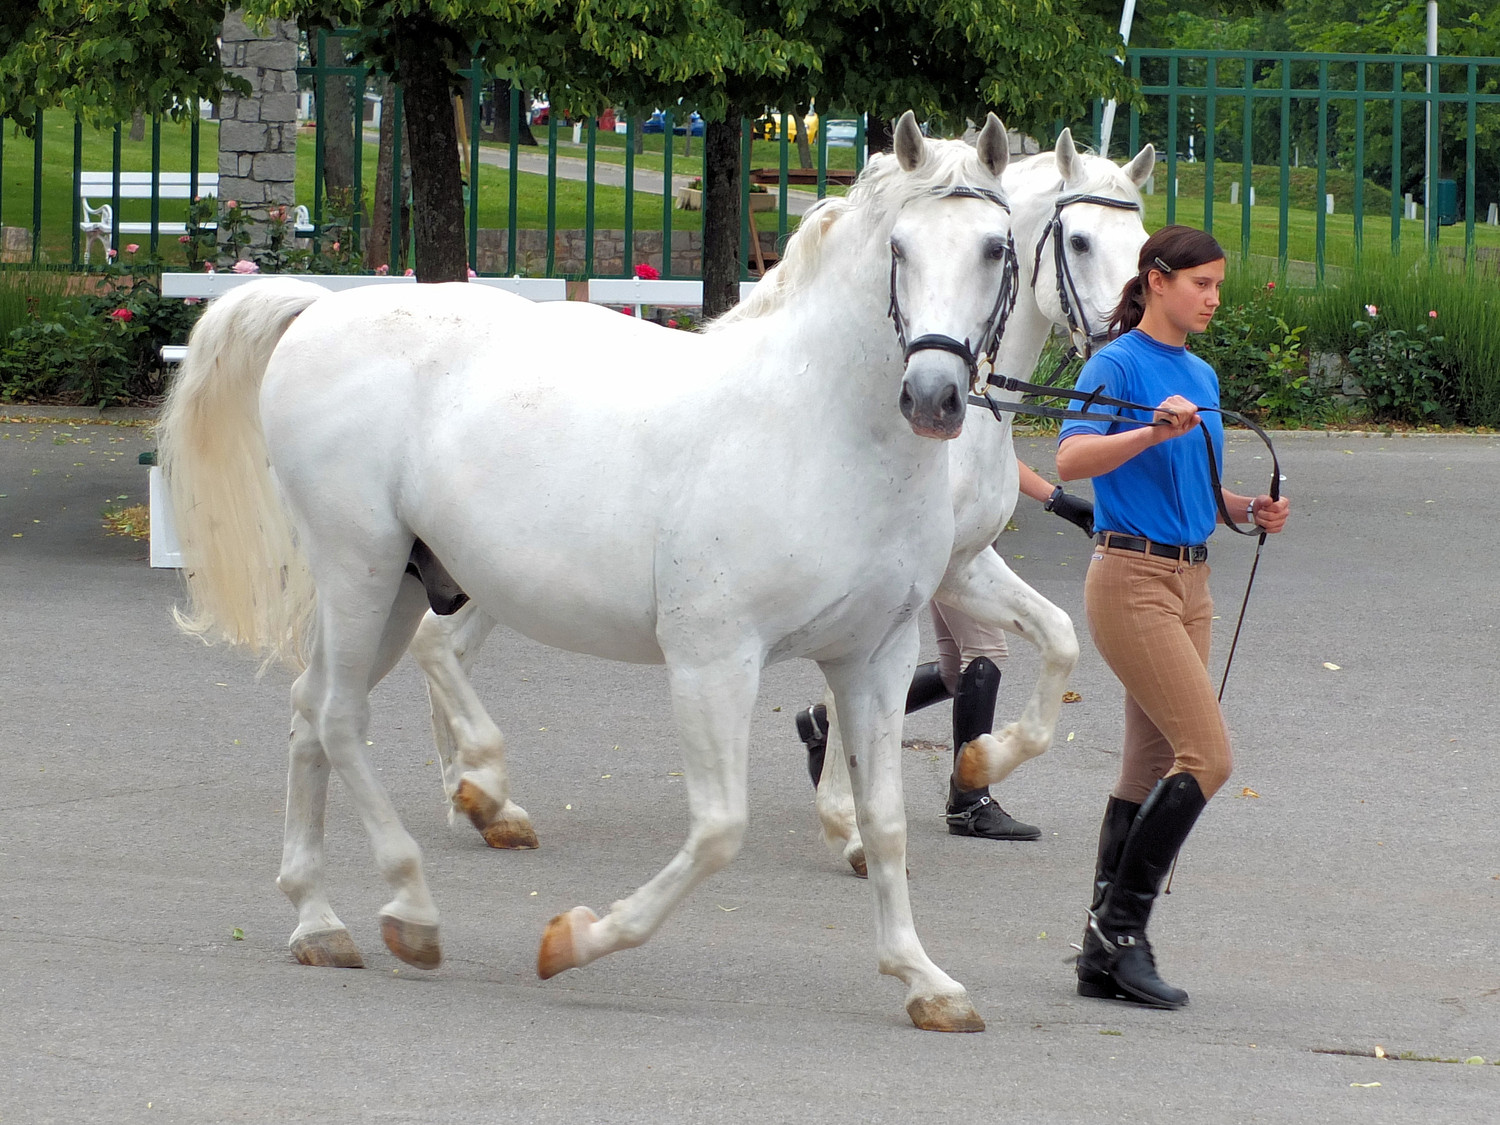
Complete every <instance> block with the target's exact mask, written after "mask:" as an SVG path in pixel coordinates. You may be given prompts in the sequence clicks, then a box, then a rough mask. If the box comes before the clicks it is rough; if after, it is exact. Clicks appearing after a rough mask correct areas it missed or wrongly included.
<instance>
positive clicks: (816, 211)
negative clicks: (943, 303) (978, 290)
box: [708, 141, 1107, 331]
mask: <svg viewBox="0 0 1500 1125" xmlns="http://www.w3.org/2000/svg"><path fill="white" fill-rule="evenodd" d="M1106 163H1107V162H1106ZM992 183H993V179H992V178H991V176H990V174H989V172H987V171H986V170H985V169H984V168H983V167H982V166H981V165H980V163H979V154H978V151H977V150H976V149H975V148H974V147H973V146H972V145H969V144H966V143H965V142H963V141H928V142H927V158H926V159H925V160H924V161H923V162H922V164H921V166H920V167H918V168H917V169H915V170H914V171H911V172H907V171H904V170H902V168H901V165H900V164H899V163H898V162H897V160H896V158H895V156H893V155H891V154H890V153H879V154H877V155H875V156H873V157H871V158H870V162H869V163H868V164H866V165H865V168H864V171H862V172H861V173H860V174H859V177H858V179H856V180H855V181H854V185H853V186H852V187H851V188H850V189H849V194H848V195H846V196H843V197H842V198H839V197H835V196H828V197H826V198H824V199H822V200H819V201H818V202H817V203H816V204H814V205H813V207H812V208H811V209H809V210H808V212H807V214H806V215H804V216H803V217H802V222H801V224H800V225H799V226H798V227H797V229H796V230H795V231H794V232H793V233H792V235H791V236H790V237H789V238H788V239H787V244H786V250H785V252H784V253H783V254H782V257H781V261H780V262H779V263H778V264H777V266H776V268H775V269H773V270H771V271H770V272H769V273H767V274H766V275H765V277H764V278H763V279H762V280H761V282H760V283H759V284H758V285H756V287H755V289H754V290H753V291H752V292H751V294H750V296H749V297H748V298H746V299H745V300H744V301H742V302H740V303H739V304H738V305H736V306H735V307H734V308H732V309H730V310H729V312H727V313H725V314H724V315H723V316H721V317H719V318H718V319H717V320H715V321H713V322H712V323H711V324H709V325H708V330H709V331H712V330H713V329H715V328H718V327H722V326H724V325H727V324H735V323H738V322H739V321H742V320H750V319H753V318H755V317H762V316H769V315H770V314H772V313H774V312H776V311H778V310H780V309H783V308H786V307H787V306H789V305H791V304H793V303H794V302H795V301H796V299H797V297H798V296H799V295H800V294H801V293H802V292H803V291H804V290H805V289H806V288H807V286H808V284H809V283H810V282H811V280H812V278H813V277H814V276H816V274H817V272H818V268H819V266H820V264H821V262H822V257H823V244H824V242H825V240H826V238H827V235H828V233H829V231H831V230H832V229H833V227H834V225H835V224H836V223H840V222H858V221H863V222H866V223H868V224H869V227H870V229H869V230H867V231H866V232H865V237H866V238H869V239H876V238H879V239H882V240H883V238H884V234H885V231H884V230H882V228H888V227H889V226H890V225H891V224H892V223H894V222H895V218H896V215H897V213H898V212H900V210H901V208H902V207H904V206H906V204H908V203H911V202H913V201H914V200H917V199H920V198H922V197H923V196H926V195H928V194H929V193H930V192H932V191H933V190H935V189H941V188H949V187H957V186H959V185H962V184H967V185H971V186H977V187H987V186H989V185H990V184H992ZM996 186H998V185H996Z"/></svg>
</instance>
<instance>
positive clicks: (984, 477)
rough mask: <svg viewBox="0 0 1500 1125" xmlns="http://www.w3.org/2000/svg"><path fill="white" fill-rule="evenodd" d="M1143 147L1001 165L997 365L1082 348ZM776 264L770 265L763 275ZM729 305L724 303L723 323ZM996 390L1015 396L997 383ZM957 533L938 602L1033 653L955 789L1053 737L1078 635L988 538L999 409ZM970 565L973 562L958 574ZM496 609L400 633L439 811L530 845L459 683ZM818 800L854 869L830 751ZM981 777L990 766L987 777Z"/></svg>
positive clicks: (1126, 235) (1000, 442)
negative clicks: (427, 708)
mask: <svg viewBox="0 0 1500 1125" xmlns="http://www.w3.org/2000/svg"><path fill="white" fill-rule="evenodd" d="M1155 158H1156V157H1155V150H1154V149H1153V148H1152V147H1151V146H1150V145H1147V146H1146V147H1145V148H1143V149H1142V150H1141V151H1140V152H1139V153H1138V154H1136V156H1135V158H1134V159H1132V160H1131V161H1130V162H1129V163H1128V164H1126V165H1125V166H1124V167H1118V166H1116V165H1115V164H1114V163H1113V162H1112V161H1110V160H1106V159H1104V158H1102V157H1098V156H1092V155H1087V154H1084V153H1080V152H1079V151H1078V149H1077V147H1076V146H1075V145H1074V143H1073V137H1072V133H1071V132H1070V131H1069V130H1066V129H1065V130H1063V133H1062V135H1061V136H1060V137H1059V138H1058V140H1057V144H1056V146H1055V147H1054V149H1053V150H1052V151H1051V152H1047V153H1043V154H1040V155H1038V156H1034V157H1029V158H1027V159H1025V160H1021V161H1016V162H1014V163H1011V164H1009V165H1008V166H1007V167H1006V170H1005V174H1004V184H1005V189H1006V193H1007V195H1008V197H1009V198H1010V200H1011V205H1012V207H1013V209H1014V212H1015V214H1014V220H1013V230H1014V233H1015V237H1016V244H1017V253H1018V255H1019V258H1020V262H1021V280H1022V282H1023V285H1022V287H1021V289H1020V293H1019V299H1018V301H1017V303H1016V308H1015V310H1014V312H1013V313H1012V314H1011V317H1010V319H1009V321H1008V322H1007V325H1006V330H1005V334H1004V336H1003V337H1002V339H1001V342H1000V348H999V357H998V361H997V363H996V365H995V366H996V370H997V371H998V372H999V373H1000V374H1001V375H1008V376H1013V377H1016V378H1020V379H1027V380H1029V379H1030V378H1031V375H1032V372H1033V370H1034V369H1035V367H1036V364H1037V360H1038V358H1039V357H1040V355H1041V352H1042V348H1043V346H1044V345H1045V343H1046V340H1047V337H1048V335H1049V334H1051V332H1052V330H1053V328H1054V327H1057V328H1060V329H1062V330H1064V331H1066V332H1068V333H1069V335H1070V337H1071V338H1072V339H1073V340H1074V342H1075V344H1076V345H1077V346H1078V347H1079V348H1080V350H1081V351H1084V352H1087V351H1088V350H1089V349H1090V348H1091V347H1092V345H1093V344H1095V343H1097V342H1098V341H1099V340H1100V339H1101V338H1102V334H1103V332H1104V328H1105V325H1106V323H1107V321H1108V319H1109V314H1110V312H1111V311H1112V310H1113V308H1114V305H1115V302H1116V301H1117V300H1118V297H1119V294H1120V290H1121V289H1122V288H1123V287H1124V284H1125V282H1126V281H1127V280H1129V278H1130V277H1132V276H1133V275H1134V273H1135V260H1136V256H1137V252H1138V251H1139V249H1140V246H1141V243H1143V242H1144V241H1145V240H1146V230H1145V227H1144V226H1143V225H1142V222H1141V196H1140V190H1139V189H1140V187H1141V185H1143V184H1144V183H1145V182H1146V180H1147V178H1148V177H1149V176H1150V175H1151V170H1152V167H1153V166H1154V163H1155ZM768 276H769V278H770V279H774V278H776V277H777V271H774V270H773V271H772V272H771V273H770V275H768ZM738 315H739V314H738V313H731V314H729V317H728V318H727V320H726V321H721V322H720V323H726V322H727V321H732V320H733V319H735V318H736V317H737V316H738ZM997 397H1000V398H1011V399H1014V397H1015V396H1013V395H1010V396H1006V395H998V396H997ZM948 450H949V455H950V461H949V466H950V468H949V473H950V485H951V489H952V505H953V511H954V526H955V532H956V534H955V540H954V544H953V555H952V558H951V560H950V567H949V576H950V578H951V579H952V581H948V580H945V582H944V584H943V586H942V587H941V588H940V589H939V591H938V595H937V596H938V600H939V601H942V602H944V604H949V605H955V604H959V599H961V598H963V597H964V596H965V595H964V593H963V591H966V590H967V591H972V590H974V589H976V588H977V586H976V584H980V585H982V588H984V589H985V590H986V591H987V593H986V595H985V596H986V598H987V599H988V600H987V601H985V603H984V604H983V605H980V606H975V605H972V604H968V603H965V604H963V605H961V606H960V608H963V609H964V610H965V612H968V613H970V614H971V615H972V616H974V617H976V618H978V619H980V620H982V621H985V622H991V623H994V624H996V625H998V626H1000V627H1001V628H1004V629H1007V630H1009V631H1012V632H1015V633H1017V634H1018V635H1020V636H1022V637H1025V638H1026V639H1027V640H1028V641H1030V642H1031V643H1033V644H1035V645H1036V646H1037V647H1038V649H1039V650H1040V652H1041V657H1042V672H1041V675H1040V676H1039V678H1038V681H1037V684H1036V686H1035V688H1034V689H1033V692H1032V695H1031V697H1030V699H1029V700H1028V702H1027V705H1026V708H1025V710H1024V711H1023V713H1022V716H1021V718H1020V720H1018V722H1017V723H1015V724H1012V725H1011V726H1010V727H1008V728H1006V729H1005V730H1003V731H1001V732H1000V734H999V735H997V736H993V737H991V736H985V737H984V738H983V739H982V740H981V748H982V750H983V751H984V753H983V754H980V753H975V754H974V755H972V756H966V757H967V758H968V762H967V766H968V769H969V770H970V771H972V772H970V773H968V774H966V775H965V778H964V782H963V787H964V788H979V787H980V786H981V785H984V784H987V783H990V781H998V780H1000V779H1002V778H1004V777H1005V776H1007V775H1008V774H1009V773H1010V772H1011V771H1012V770H1014V769H1015V768H1016V766H1018V765H1020V763H1021V762H1023V761H1026V760H1027V759H1028V758H1031V757H1035V756H1036V755H1038V754H1041V753H1042V752H1044V751H1045V750H1046V749H1047V747H1048V746H1049V745H1050V743H1051V740H1052V734H1053V729H1054V727H1055V725H1056V722H1057V714H1058V710H1059V707H1060V705H1061V700H1062V694H1063V691H1064V689H1065V687H1066V682H1067V678H1068V676H1069V675H1070V674H1071V672H1072V669H1073V666H1074V664H1075V663H1076V661H1077V657H1078V651H1077V640H1076V637H1075V635H1074V632H1073V627H1072V622H1071V621H1070V620H1069V619H1068V617H1067V615H1066V614H1065V613H1063V612H1062V611H1061V610H1059V609H1058V608H1057V607H1055V606H1053V605H1052V604H1051V603H1050V602H1048V601H1046V600H1045V599H1044V598H1042V597H1041V596H1040V595H1039V594H1037V593H1036V592H1035V591H1034V590H1032V589H1031V587H1030V586H1028V585H1026V584H1025V583H1024V582H1022V581H1021V580H1020V579H1019V578H1017V577H1016V576H1015V574H1014V573H1012V572H1011V571H1010V569H1009V568H1008V567H1007V566H1006V565H1005V563H1004V561H1003V560H1001V559H1000V557H999V556H998V555H997V554H996V553H995V552H993V551H990V550H986V549H985V548H986V547H988V545H989V544H990V543H992V542H994V540H995V538H996V536H998V535H999V533H1000V531H1001V529H1003V528H1004V527H1005V525H1006V523H1007V522H1008V521H1009V519H1010V516H1011V512H1012V511H1013V509H1014V508H1015V504H1016V497H1017V473H1016V459H1015V452H1014V446H1013V443H1012V441H1011V431H1010V416H1009V415H1008V414H1007V415H1005V416H1004V417H1003V418H1002V419H999V420H996V419H995V418H993V417H992V416H991V415H990V414H989V412H988V411H986V410H984V409H981V408H977V407H976V408H971V410H970V419H969V422H968V424H967V425H966V426H965V428H964V432H963V433H962V434H961V435H960V436H959V438H958V439H957V440H956V441H954V442H952V443H951V444H950V445H949V446H948ZM970 568H977V573H970V572H969V570H970ZM495 624H496V621H495V619H494V618H493V617H491V616H489V615H488V614H487V613H485V611H484V610H483V608H482V607H480V606H478V605H475V604H474V603H469V604H468V605H466V606H464V607H463V608H462V609H460V610H458V612H457V613H455V614H453V615H451V616H440V615H438V614H434V613H429V614H428V615H427V617H426V618H425V619H424V620H423V622H422V625H421V627H420V628H419V629H418V631H417V634H416V638H415V639H414V640H413V642H412V655H413V656H414V657H415V658H416V660H417V663H418V664H419V665H420V666H421V667H422V670H423V672H424V673H425V674H426V676H427V680H428V690H429V698H430V700H431V705H432V726H433V737H434V740H435V741H436V743H437V747H438V753H439V760H440V761H441V763H442V766H443V783H444V788H445V790H446V792H447V794H448V797H449V800H450V816H452V815H457V814H459V813H462V814H464V815H466V816H468V818H469V819H470V821H471V822H472V823H473V824H474V826H475V827H476V828H478V829H479V831H480V833H481V834H482V835H483V836H484V839H485V841H486V842H487V843H488V844H489V845H490V846H491V847H496V848H534V847H536V846H537V836H536V832H535V829H534V828H533V826H532V823H531V819H530V817H529V816H528V815H527V813H526V810H525V809H523V808H521V807H520V806H519V805H517V804H515V803H514V802H513V801H511V800H509V799H501V796H500V795H501V794H502V793H508V792H509V781H508V779H507V774H506V768H505V753H504V740H503V738H502V737H501V734H500V731H499V729H498V728H497V727H496V726H495V725H494V723H493V722H492V721H491V720H490V718H489V716H488V714H487V713H486V712H485V709H484V707H483V705H482V704H481V703H480V701H479V699H478V697H477V696H476V695H475V693H474V691H473V689H472V688H471V687H470V685H469V679H468V674H467V673H468V668H469V667H470V665H471V663H472V661H473V659H474V657H475V655H476V654H477V653H478V651H479V648H480V646H481V645H482V644H483V643H484V640H485V638H486V637H487V636H488V635H489V633H490V631H491V630H492V629H493V628H494V627H495ZM825 702H827V703H828V704H830V706H829V715H830V716H831V718H830V723H831V724H832V725H831V728H830V735H829V743H830V745H831V746H837V745H838V744H839V731H838V726H837V708H836V707H835V706H832V703H833V699H832V697H831V696H830V698H829V699H827V700H826V701H825ZM825 762H826V764H825V768H824V770H823V775H822V780H821V781H820V782H819V785H818V795H817V808H818V815H819V820H820V822H821V824H822V829H823V838H824V840H825V841H826V842H827V843H828V845H829V846H830V848H832V849H833V851H834V852H835V854H838V855H840V856H842V857H843V858H844V859H845V860H847V861H848V862H849V864H850V866H851V867H853V869H854V870H855V872H856V873H858V874H860V875H863V874H865V871H866V863H865V855H864V847H863V844H862V841H861V838H860V834H859V830H858V827H857V824H856V820H855V809H854V800H853V795H852V793H851V792H850V788H849V773H848V769H847V767H846V766H845V764H844V761H843V758H842V756H841V755H840V754H838V753H833V754H830V755H828V757H827V758H826V759H825ZM985 779H990V781H987V780H985Z"/></svg>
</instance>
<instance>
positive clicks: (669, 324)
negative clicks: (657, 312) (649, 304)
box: [667, 320, 677, 328]
mask: <svg viewBox="0 0 1500 1125" xmlns="http://www.w3.org/2000/svg"><path fill="white" fill-rule="evenodd" d="M667 327H668V328H676V327H677V321H675V320H669V321H667Z"/></svg>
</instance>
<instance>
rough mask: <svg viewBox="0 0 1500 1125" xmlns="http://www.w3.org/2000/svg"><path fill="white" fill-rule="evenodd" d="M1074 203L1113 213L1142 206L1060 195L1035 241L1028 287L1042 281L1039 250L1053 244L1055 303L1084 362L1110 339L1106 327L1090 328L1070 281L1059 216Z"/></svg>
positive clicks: (1128, 201)
mask: <svg viewBox="0 0 1500 1125" xmlns="http://www.w3.org/2000/svg"><path fill="white" fill-rule="evenodd" d="M1075 203H1087V204H1090V205H1092V206H1095V207H1110V208H1113V209H1114V210H1116V211H1135V212H1137V213H1139V212H1140V210H1141V205H1140V204H1139V203H1137V202H1135V201H1134V200H1131V199H1115V198H1113V197H1111V196H1108V195H1087V194H1084V193H1076V194H1073V195H1060V196H1058V197H1057V199H1056V201H1055V202H1054V203H1053V204H1052V218H1051V219H1049V220H1048V222H1047V225H1046V226H1045V227H1043V228H1042V236H1041V238H1039V239H1037V243H1036V258H1035V260H1033V262H1032V263H1031V287H1032V289H1035V288H1036V283H1037V281H1038V280H1039V279H1040V277H1041V271H1042V249H1043V248H1044V247H1045V246H1046V245H1047V240H1048V239H1051V241H1052V267H1053V272H1054V273H1055V275H1056V278H1057V299H1058V302H1059V303H1060V304H1061V305H1062V311H1063V316H1064V317H1065V318H1067V322H1068V339H1069V341H1070V342H1071V343H1072V345H1073V347H1072V352H1073V353H1074V354H1080V355H1082V356H1083V357H1084V358H1085V359H1087V358H1088V357H1089V356H1090V355H1092V354H1093V351H1094V346H1095V345H1096V344H1102V343H1105V342H1107V341H1108V339H1109V335H1108V332H1107V329H1106V326H1104V325H1100V326H1099V328H1098V331H1095V330H1094V329H1093V327H1092V326H1091V325H1090V324H1089V318H1088V313H1087V312H1085V311H1084V307H1083V299H1082V297H1080V296H1079V293H1078V284H1077V283H1076V282H1075V281H1074V280H1073V270H1072V268H1071V267H1070V266H1069V264H1068V253H1067V244H1066V243H1067V240H1066V239H1064V238H1063V226H1062V213H1063V208H1064V207H1071V206H1072V205H1073V204H1075Z"/></svg>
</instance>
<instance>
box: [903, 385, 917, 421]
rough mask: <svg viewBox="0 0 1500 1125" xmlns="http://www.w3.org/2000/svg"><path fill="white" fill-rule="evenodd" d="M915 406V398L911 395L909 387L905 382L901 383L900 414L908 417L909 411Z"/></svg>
mask: <svg viewBox="0 0 1500 1125" xmlns="http://www.w3.org/2000/svg"><path fill="white" fill-rule="evenodd" d="M916 408H917V400H916V399H914V398H913V397H912V393H911V387H910V386H908V385H907V384H906V383H902V384H901V414H902V416H903V417H906V418H910V417H911V412H912V411H913V410H915V409H916Z"/></svg>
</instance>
